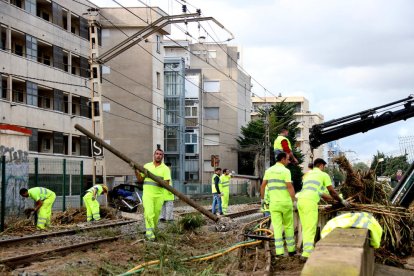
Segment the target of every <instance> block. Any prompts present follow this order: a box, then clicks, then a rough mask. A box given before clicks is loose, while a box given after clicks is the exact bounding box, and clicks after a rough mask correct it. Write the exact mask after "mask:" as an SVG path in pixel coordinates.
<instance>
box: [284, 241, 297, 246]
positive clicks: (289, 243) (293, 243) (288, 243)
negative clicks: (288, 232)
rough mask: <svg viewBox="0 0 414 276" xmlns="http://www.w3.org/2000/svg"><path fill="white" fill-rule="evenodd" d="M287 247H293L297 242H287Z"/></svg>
mask: <svg viewBox="0 0 414 276" xmlns="http://www.w3.org/2000/svg"><path fill="white" fill-rule="evenodd" d="M286 245H287V246H293V245H295V242H294V241H291V242H286Z"/></svg>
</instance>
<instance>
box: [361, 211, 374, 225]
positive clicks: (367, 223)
mask: <svg viewBox="0 0 414 276" xmlns="http://www.w3.org/2000/svg"><path fill="white" fill-rule="evenodd" d="M371 219H372V215H371V214H368V217H367V221H366V222H365V223H364V224H363V225H362V228H368V226H369V225H370V224H371Z"/></svg>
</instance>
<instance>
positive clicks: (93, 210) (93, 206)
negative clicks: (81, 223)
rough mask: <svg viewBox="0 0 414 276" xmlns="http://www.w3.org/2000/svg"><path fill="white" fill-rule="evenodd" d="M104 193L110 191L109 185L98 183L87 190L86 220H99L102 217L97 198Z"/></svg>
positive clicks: (85, 196)
mask: <svg viewBox="0 0 414 276" xmlns="http://www.w3.org/2000/svg"><path fill="white" fill-rule="evenodd" d="M102 193H103V194H107V193H108V187H107V186H106V185H102V184H96V185H94V186H93V187H91V188H89V189H88V190H86V193H85V195H84V196H83V202H84V203H85V207H86V221H93V220H95V221H98V220H100V219H101V213H100V210H99V202H98V201H97V200H96V198H97V197H98V196H100V195H101V194H102Z"/></svg>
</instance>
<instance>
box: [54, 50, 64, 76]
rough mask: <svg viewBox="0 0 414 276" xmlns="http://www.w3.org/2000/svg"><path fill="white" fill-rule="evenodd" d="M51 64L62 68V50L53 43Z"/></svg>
mask: <svg viewBox="0 0 414 276" xmlns="http://www.w3.org/2000/svg"><path fill="white" fill-rule="evenodd" d="M53 66H54V67H56V68H59V69H62V70H64V64H63V50H62V48H60V47H58V46H55V45H53Z"/></svg>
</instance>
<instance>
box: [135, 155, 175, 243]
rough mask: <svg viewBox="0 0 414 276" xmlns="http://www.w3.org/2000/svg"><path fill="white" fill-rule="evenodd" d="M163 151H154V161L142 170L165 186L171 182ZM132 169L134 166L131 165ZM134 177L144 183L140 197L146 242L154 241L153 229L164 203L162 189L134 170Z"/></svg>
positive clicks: (142, 173)
mask: <svg viewBox="0 0 414 276" xmlns="http://www.w3.org/2000/svg"><path fill="white" fill-rule="evenodd" d="M163 158H164V151H163V150H162V149H159V148H158V149H156V150H155V152H154V159H153V161H152V162H149V163H147V164H145V165H144V168H145V169H146V170H148V171H150V172H151V173H152V174H154V175H156V176H158V177H160V178H161V179H163V180H164V181H165V182H167V184H169V182H170V180H171V171H170V168H168V167H167V166H166V165H165V164H164V162H162V160H163ZM131 166H132V167H133V168H135V167H134V164H131ZM135 175H136V177H137V179H138V182H141V181H144V189H143V195H142V205H143V206H144V218H145V237H146V238H147V239H148V240H154V239H155V234H154V229H155V228H156V227H157V225H158V218H159V216H160V213H161V208H162V205H163V203H164V196H165V192H164V190H165V189H164V188H163V187H161V186H160V185H158V183H157V182H155V181H154V180H153V179H151V178H149V177H148V176H147V175H146V174H144V172H141V173H139V171H138V170H137V169H136V168H135Z"/></svg>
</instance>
